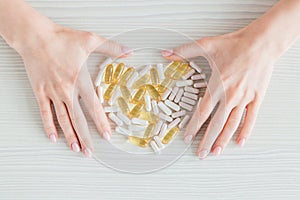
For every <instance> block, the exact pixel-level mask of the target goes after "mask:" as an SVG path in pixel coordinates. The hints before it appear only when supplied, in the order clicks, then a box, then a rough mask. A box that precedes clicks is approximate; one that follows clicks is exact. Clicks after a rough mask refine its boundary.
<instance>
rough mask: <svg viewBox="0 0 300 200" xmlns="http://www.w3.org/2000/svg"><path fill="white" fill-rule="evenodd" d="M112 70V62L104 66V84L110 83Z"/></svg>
mask: <svg viewBox="0 0 300 200" xmlns="http://www.w3.org/2000/svg"><path fill="white" fill-rule="evenodd" d="M113 71H114V66H113V65H112V64H109V65H107V66H106V69H105V72H104V82H105V83H106V84H111V83H112V76H113Z"/></svg>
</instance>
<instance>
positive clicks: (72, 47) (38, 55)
mask: <svg viewBox="0 0 300 200" xmlns="http://www.w3.org/2000/svg"><path fill="white" fill-rule="evenodd" d="M37 32H39V31H37ZM40 32H41V33H42V34H37V35H34V37H29V38H27V40H26V41H27V42H26V43H23V44H21V45H19V44H18V45H16V46H17V47H16V49H17V51H18V52H19V53H20V55H21V56H22V58H23V61H24V64H25V68H26V71H27V74H28V77H29V79H30V82H31V85H32V88H33V91H34V93H35V96H36V98H37V100H38V104H39V107H40V111H41V116H42V120H43V123H44V127H45V131H46V133H47V136H48V137H49V138H50V140H51V141H53V142H55V141H56V138H57V137H58V134H57V129H56V127H55V125H54V121H53V113H52V111H51V107H52V105H53V106H54V109H55V113H56V116H57V119H58V122H59V125H60V127H61V128H62V130H63V132H64V135H65V137H66V139H67V142H68V144H69V146H70V148H71V149H72V150H73V151H75V152H79V151H80V149H81V150H82V151H83V153H84V154H85V156H87V157H90V156H91V153H92V151H93V145H92V141H91V137H90V134H89V130H88V126H87V122H86V119H85V116H84V114H83V111H82V109H81V107H80V104H79V98H82V100H83V102H84V104H85V105H86V107H87V109H88V112H89V114H90V115H91V117H92V119H93V121H94V122H95V124H96V126H97V129H98V131H99V133H100V134H101V135H102V137H103V138H104V139H107V140H109V139H110V137H111V129H110V126H109V123H108V120H107V118H106V115H105V113H104V111H103V108H102V106H101V104H100V102H99V99H98V97H97V95H96V93H95V91H94V88H93V84H92V81H91V78H90V75H89V73H88V69H87V67H86V65H85V64H84V63H85V62H86V60H87V58H88V56H89V55H90V53H92V52H94V51H95V52H100V53H104V54H106V55H108V56H111V57H126V56H129V54H130V53H131V52H130V51H128V49H127V48H126V47H124V46H121V45H119V44H116V43H114V42H112V41H107V40H106V39H104V38H102V37H99V36H96V35H95V34H93V33H89V32H83V31H77V30H72V29H68V28H65V27H62V26H59V25H55V24H51V25H50V26H49V25H46V27H44V28H43V29H42V30H41V31H40Z"/></svg>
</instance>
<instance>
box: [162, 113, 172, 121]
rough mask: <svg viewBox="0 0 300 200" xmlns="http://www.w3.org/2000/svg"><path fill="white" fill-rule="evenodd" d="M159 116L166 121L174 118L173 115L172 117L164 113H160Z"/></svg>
mask: <svg viewBox="0 0 300 200" xmlns="http://www.w3.org/2000/svg"><path fill="white" fill-rule="evenodd" d="M158 117H159V118H161V119H163V120H165V121H167V122H171V121H172V120H173V118H172V117H170V116H168V115H165V114H164V113H159V114H158Z"/></svg>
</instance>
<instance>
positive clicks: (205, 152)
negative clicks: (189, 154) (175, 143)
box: [198, 149, 208, 159]
mask: <svg viewBox="0 0 300 200" xmlns="http://www.w3.org/2000/svg"><path fill="white" fill-rule="evenodd" d="M207 155H208V151H207V150H206V149H203V150H202V151H200V153H199V155H198V157H199V158H200V159H204V158H205V157H206V156H207Z"/></svg>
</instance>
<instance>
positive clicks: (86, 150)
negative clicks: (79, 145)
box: [83, 148, 92, 158]
mask: <svg viewBox="0 0 300 200" xmlns="http://www.w3.org/2000/svg"><path fill="white" fill-rule="evenodd" d="M83 154H84V155H85V156H86V157H87V158H91V157H92V152H91V150H90V149H89V148H85V149H84V150H83Z"/></svg>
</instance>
